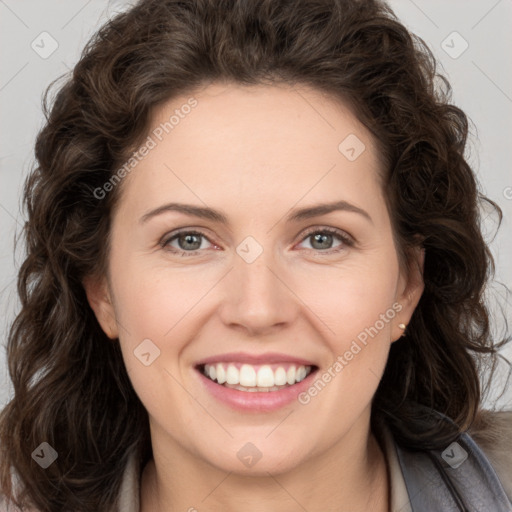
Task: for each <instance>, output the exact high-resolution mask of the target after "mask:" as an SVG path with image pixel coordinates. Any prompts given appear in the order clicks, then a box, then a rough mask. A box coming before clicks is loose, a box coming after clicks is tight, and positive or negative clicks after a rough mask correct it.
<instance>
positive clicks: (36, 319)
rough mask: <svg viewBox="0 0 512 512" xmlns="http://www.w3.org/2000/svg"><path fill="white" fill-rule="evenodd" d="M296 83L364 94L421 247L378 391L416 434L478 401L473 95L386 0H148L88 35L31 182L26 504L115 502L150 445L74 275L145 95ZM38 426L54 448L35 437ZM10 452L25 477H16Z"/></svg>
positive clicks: (22, 404)
mask: <svg viewBox="0 0 512 512" xmlns="http://www.w3.org/2000/svg"><path fill="white" fill-rule="evenodd" d="M220 80H222V81H231V82H235V83H240V84H270V85H271V84H273V83H279V82H282V83H287V84H292V85H293V84H305V85H309V86H312V87H314V88H316V89H318V90H321V91H325V92H327V93H329V94H331V95H332V96H334V97H336V98H339V99H340V100H341V101H343V102H345V103H346V104H349V105H351V106H352V107H353V109H354V111H355V113H356V114H357V116H358V118H359V120H360V121H361V122H362V123H363V124H364V125H365V126H366V127H367V128H368V129H369V130H370V131H371V133H372V134H373V135H374V137H375V140H376V142H377V143H378V146H379V150H380V154H381V156H382V158H383V161H384V162H385V173H384V175H383V176H382V177H381V178H382V183H383V187H384V189H385V192H386V201H387V207H388V211H389V214H390V217H391V219H392V225H393V230H394V236H395V239H396V242H397V247H398V250H399V253H400V256H401V258H402V259H401V261H402V263H404V264H408V262H409V261H410V258H408V254H409V251H410V250H411V248H413V247H417V246H422V247H423V248H424V249H425V263H424V282H425V289H424V292H423V295H422V298H421V300H420V302H419V304H418V306H417V308H416V310H415V312H414V314H413V317H412V320H411V322H410V324H409V326H408V327H407V331H406V334H405V336H403V337H402V338H401V339H400V340H399V341H397V342H395V343H393V344H392V348H391V352H390V356H389V360H388V363H387V367H386V370H385V373H384V376H383V378H382V381H381V383H380V386H379V388H378V390H377V392H376V395H375V397H374V400H373V404H372V422H377V421H384V420H385V421H387V423H388V424H389V426H390V428H391V430H392V432H393V434H394V435H395V437H396V439H397V440H398V441H399V442H400V443H402V444H404V445H406V446H409V447H418V448H421V447H425V446H427V445H432V444H435V443H439V444H441V445H442V444H444V445H445V443H446V439H449V438H451V436H453V431H451V430H449V429H448V427H447V426H446V425H444V424H436V425H435V426H434V428H433V430H432V429H431V430H429V431H428V432H425V431H424V429H421V428H419V426H421V425H422V424H423V425H424V423H422V422H423V421H424V419H425V410H427V411H428V410H430V409H435V410H437V411H440V412H442V413H444V414H445V415H447V416H448V417H449V418H451V419H452V420H453V421H454V423H455V424H456V425H457V426H458V428H459V429H460V430H465V429H467V428H468V427H469V426H470V425H471V424H472V422H473V421H474V420H475V418H476V417H477V414H478V412H479V410H480V408H481V401H482V389H481V378H480V370H481V361H483V360H484V356H485V360H486V361H487V360H489V361H491V363H492V364H491V369H493V368H494V366H495V360H496V357H497V350H498V349H499V348H500V347H501V346H502V345H503V344H504V343H505V342H506V341H507V340H506V339H505V340H503V341H501V342H500V343H498V342H497V341H496V340H493V336H492V334H491V329H490V314H489V311H488V309H487V307H486V304H485V301H484V288H485V285H486V283H487V281H488V280H489V278H490V277H491V276H492V273H493V272H494V262H493V258H492V255H491V253H490V251H489V248H488V246H487V245H486V242H485V240H484V237H483V236H482V232H481V227H480V213H479V206H480V202H481V201H486V202H487V203H488V204H489V205H491V206H492V207H493V208H494V209H495V211H496V212H497V213H498V216H499V220H500V222H501V216H502V213H501V210H500V208H499V207H498V206H497V205H496V204H495V203H494V202H493V201H491V200H489V199H487V198H486V197H485V196H483V195H482V194H481V193H480V191H479V187H478V184H477V182H476V179H475V175H474V173H473V171H472V169H471V168H470V166H469V165H468V163H467V161H466V160H465V157H464V151H465V146H466V139H467V134H468V120H467V117H466V115H465V114H464V113H463V112H462V111H461V110H460V109H459V108H457V107H455V106H454V105H452V104H450V102H449V101H450V92H451V89H450V85H449V83H448V82H447V81H446V79H445V78H443V77H442V76H440V75H439V74H438V72H437V71H436V62H435V59H434V57H433V55H432V53H431V52H430V50H429V49H428V48H427V46H426V45H425V43H424V42H423V41H422V40H421V39H420V38H418V37H417V36H414V35H412V34H410V33H409V32H408V30H407V29H406V28H405V27H404V26H403V25H402V24H401V23H400V22H399V21H398V20H397V18H396V16H395V15H394V13H393V11H392V10H391V9H390V8H389V7H388V6H387V5H386V4H384V3H382V2H378V1H376V0H259V1H255V0H250V1H249V0H194V1H188V2H182V1H177V0H141V1H140V2H138V3H137V4H136V5H135V6H133V7H132V8H131V9H130V10H129V11H127V12H124V13H121V14H118V15H117V16H115V17H114V18H113V19H111V20H109V21H108V22H107V23H106V24H105V25H104V26H103V27H102V28H101V29H100V30H99V31H98V32H97V33H96V34H95V36H94V37H93V38H92V39H91V40H90V41H89V42H88V44H87V45H86V47H85V49H84V51H83V53H82V56H81V58H80V60H79V62H78V63H77V65H76V66H75V68H74V70H73V72H72V76H71V77H69V78H68V79H67V81H66V82H65V84H64V85H63V86H62V87H60V89H59V90H58V94H57V95H56V97H55V99H54V101H53V105H52V106H51V108H49V107H48V104H49V100H48V94H49V91H50V89H51V87H52V85H54V84H55V82H54V83H53V84H51V85H50V87H48V89H47V90H46V92H45V95H44V101H43V108H44V113H45V116H46V124H45V126H44V128H43V129H42V130H41V131H40V133H39V135H38V137H37V141H36V146H35V155H36V159H37V166H36V168H35V169H34V170H33V171H32V172H31V174H30V175H29V177H28V178H27V181H26V183H25V188H24V205H25V208H26V211H27V215H28V221H27V222H26V224H25V228H24V232H23V234H24V240H25V242H26V259H25V260H24V262H23V264H22V266H21V268H20V271H19V276H18V293H19V297H20V299H21V310H20V312H19V314H18V315H17V317H16V319H15V321H14V323H13V325H12V326H11V329H10V332H9V338H8V346H7V351H8V362H9V372H10V377H11V379H12V382H13V384H14V397H13V398H12V400H11V401H10V402H9V403H8V405H7V406H6V407H5V408H4V410H3V411H2V413H1V416H0V445H1V453H0V457H1V460H0V480H1V490H2V492H3V493H4V495H5V496H7V497H8V498H9V499H12V501H13V502H14V503H15V504H16V505H17V506H19V507H21V506H23V505H28V504H33V505H34V506H36V507H37V509H38V510H40V511H41V512H55V511H58V510H74V511H95V512H98V511H100V512H101V511H107V510H110V509H111V507H113V506H114V504H115V502H116V497H117V494H118V491H119V488H120V484H121V478H122V475H123V470H124V468H125V467H126V464H127V461H128V457H129V455H130V453H131V452H132V451H133V450H137V451H138V453H139V454H140V461H142V462H144V461H147V460H148V459H149V457H150V456H151V445H150V438H149V422H148V415H147V412H146V410H145V408H144V406H143V404H142V403H141V402H140V400H139V398H138V397H137V395H136V393H135V391H134V389H133V387H132V385H131V382H130V379H129V377H128V375H127V372H126V369H125V366H124V364H123V360H122V357H121V351H120V347H119V343H118V342H111V341H110V340H109V339H108V337H107V336H106V335H105V333H104V332H103V331H102V329H101V328H100V326H99V324H98V322H97V320H96V317H95V315H94V313H93V311H92V309H91V308H90V306H89V304H88V302H87V298H86V294H85V291H84V287H83V285H82V283H83V280H84V278H85V277H87V276H92V275H102V273H104V272H106V269H107V261H108V256H109V230H110V220H111V215H112V212H113V211H114V208H115V206H116V204H117V201H118V198H119V196H120V191H121V189H122V183H121V184H120V186H118V187H114V188H113V190H112V191H110V192H109V193H108V194H106V195H105V197H104V198H99V197H98V194H97V193H96V194H95V191H97V189H98V188H101V187H103V185H104V184H105V183H106V182H108V181H109V179H111V178H112V176H113V173H114V171H115V169H118V167H119V166H120V165H122V163H123V162H125V161H126V160H127V159H128V158H129V157H130V155H131V154H132V152H133V151H134V149H136V148H137V147H138V146H139V145H140V144H141V141H143V140H144V138H145V137H147V131H148V129H149V128H148V127H149V122H150V119H151V112H152V111H153V109H154V108H155V107H158V106H159V105H161V104H162V103H163V102H165V101H168V100H169V99H170V98H172V97H175V96H177V95H179V94H182V93H189V92H191V91H193V90H194V88H196V87H199V86H201V85H204V84H208V83H212V82H214V81H220ZM43 441H46V442H48V443H49V444H50V445H51V446H52V447H54V448H55V450H56V451H57V452H58V456H59V463H58V464H53V465H51V466H50V467H48V468H47V469H45V470H44V471H42V470H41V468H40V467H39V466H38V465H37V464H36V463H35V462H34V461H33V460H32V458H31V452H32V451H33V450H34V449H35V447H37V446H38V445H40V443H41V442H43ZM11 471H14V474H15V476H16V477H17V484H18V486H19V488H18V489H17V490H16V489H15V488H14V487H15V486H14V485H13V482H12V475H11Z"/></svg>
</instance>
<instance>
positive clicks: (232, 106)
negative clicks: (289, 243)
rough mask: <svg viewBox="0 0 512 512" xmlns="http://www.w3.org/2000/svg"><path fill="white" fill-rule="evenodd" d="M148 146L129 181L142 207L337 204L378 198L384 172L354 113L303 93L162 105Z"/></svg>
mask: <svg viewBox="0 0 512 512" xmlns="http://www.w3.org/2000/svg"><path fill="white" fill-rule="evenodd" d="M147 141H148V142H149V141H150V144H149V145H151V149H150V150H149V151H148V152H147V154H146V155H145V156H144V158H142V159H141V160H140V161H139V162H138V163H137V165H136V167H135V168H134V171H133V172H132V173H130V175H129V176H128V178H127V180H126V181H128V183H124V184H123V186H126V187H127V188H128V190H127V193H128V194H129V195H130V196H131V199H132V200H135V201H137V197H138V198H139V199H140V198H141V196H143V195H144V194H149V195H150V196H151V197H153V198H154V199H155V200H160V199H161V200H162V201H163V200H164V199H165V198H166V197H164V196H168V195H169V192H170V191H172V194H174V195H175V196H180V199H187V200H190V199H195V200H196V201H197V199H198V198H201V199H204V200H205V201H206V202H208V201H207V199H208V200H211V199H212V198H215V197H220V198H221V199H226V198H229V199H230V200H231V201H235V202H236V201H245V202H246V204H247V206H248V207H249V206H254V207H257V206H258V205H261V201H262V198H266V200H267V202H268V201H274V200H275V199H279V198H281V199H283V201H286V204H288V203H290V202H291V201H293V202H297V201H299V200H301V198H302V197H303V198H304V199H305V200H306V199H308V200H310V201H311V202H313V201H315V200H316V199H322V200H323V199H326V194H327V195H331V196H332V199H333V200H335V199H339V198H340V194H341V195H343V193H346V194H352V195H353V196H354V195H355V196H358V195H359V196H362V195H363V192H364V190H366V193H368V192H370V191H371V190H373V191H375V190H376V184H377V182H378V175H379V172H380V164H379V158H378V157H379V155H378V154H377V150H376V147H375V144H374V140H373V138H372V136H371V135H370V134H369V132H368V130H366V128H365V127H364V126H363V125H362V124H361V123H360V122H359V121H358V120H357V118H356V117H355V115H354V114H353V113H352V112H351V110H350V109H349V107H348V106H346V105H345V104H343V103H342V102H341V101H340V100H338V99H336V98H333V97H332V96H329V95H327V94H325V93H323V92H321V91H317V90H315V89H311V88H308V87H304V86H301V87H298V86H297V87H292V86H289V85H278V86H277V85H272V86H265V85H257V86H252V85H251V86H245V85H238V84H231V83H230V84H226V83H214V84H210V85H207V86H204V87H202V88H200V89H196V90H194V91H193V92H190V93H188V94H183V95H181V96H178V97H175V98H173V99H171V100H169V101H168V102H166V103H164V104H162V105H160V106H158V108H156V109H155V110H154V111H153V114H152V118H151V124H150V131H149V132H148V139H147ZM194 196H195V197H194ZM306 196H307V197H306ZM173 198H176V199H177V198H178V197H173ZM327 199H328V198H327ZM253 200H254V203H253V204H251V201H253ZM189 202H190V201H189ZM283 206H285V205H283ZM288 206H289V207H292V206H293V205H292V204H289V205H288Z"/></svg>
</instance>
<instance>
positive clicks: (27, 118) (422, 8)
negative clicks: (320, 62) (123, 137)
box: [0, 0, 512, 409]
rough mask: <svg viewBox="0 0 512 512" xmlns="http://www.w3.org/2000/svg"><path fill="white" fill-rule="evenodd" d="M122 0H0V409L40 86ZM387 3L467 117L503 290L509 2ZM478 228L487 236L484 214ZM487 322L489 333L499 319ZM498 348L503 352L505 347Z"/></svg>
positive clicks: (499, 292) (502, 404)
mask: <svg viewBox="0 0 512 512" xmlns="http://www.w3.org/2000/svg"><path fill="white" fill-rule="evenodd" d="M129 3H130V2H126V1H111V2H107V1H105V0H103V1H100V0H88V1H87V0H68V1H66V2H64V1H58V0H46V1H44V2H42V1H41V0H26V1H23V2H20V1H15V0H0V42H1V46H0V48H1V49H2V50H1V52H0V69H1V70H2V71H1V74H0V108H1V116H0V127H1V141H2V144H1V149H0V237H1V241H2V244H1V247H0V340H1V341H0V344H1V347H0V407H2V406H3V404H5V403H6V402H7V400H8V399H9V397H10V396H11V392H12V389H11V385H10V381H9V378H8V376H7V368H6V360H5V344H6V341H7V331H8V327H9V325H10V324H11V322H12V321H13V319H14V317H15V315H16V313H17V311H18V307H19V304H18V299H17V295H16V285H15V276H16V271H17V268H18V266H19V264H20V262H21V256H22V254H23V247H22V245H20V247H19V248H18V250H17V251H16V254H15V253H14V244H13V240H14V235H15V233H18V232H19V231H20V229H21V228H22V226H23V222H24V219H23V216H22V214H21V210H20V204H21V201H20V199H21V190H22V185H23V180H24V179H25V177H26V175H27V172H28V171H29V170H30V169H31V167H32V166H33V164H34V157H33V145H34V140H35V136H36V134H37V132H38V131H39V130H40V128H41V127H42V124H43V116H42V111H41V96H42V92H43V90H44V89H45V87H46V86H47V85H48V84H49V83H50V82H51V81H52V80H53V79H55V78H57V77H58V76H60V75H62V74H64V73H66V72H68V71H69V70H71V69H72V67H73V66H74V64H75V63H76V62H77V60H78V58H79V55H80V52H81V50H82V48H83V46H84V45H85V43H86V42H87V40H88V39H89V37H90V36H91V35H92V34H93V32H95V31H96V30H97V29H98V28H99V26H100V25H101V24H103V23H104V22H105V20H106V19H107V18H108V17H109V16H111V15H112V14H115V13H116V12H119V11H121V10H123V9H125V8H126V7H127V6H128V5H129ZM389 3H390V5H391V7H392V8H393V9H394V10H395V12H396V14H397V16H398V17H399V18H400V19H401V20H402V22H403V23H404V24H405V25H406V26H407V27H408V28H409V29H410V30H412V31H413V32H414V33H416V34H418V35H419V36H420V37H421V38H423V39H424V40H425V41H426V42H427V43H428V45H429V46H430V47H431V49H432V50H433V52H434V55H435V56H436V57H437V58H438V60H439V62H440V64H441V65H442V67H443V71H444V74H445V75H446V76H447V77H448V79H449V80H450V82H451V84H452V87H453V103H455V104H456V105H457V106H459V107H461V108H462V109H463V110H464V111H465V112H466V113H467V115H468V116H469V117H470V119H471V120H472V122H473V123H474V126H472V128H471V134H472V135H471V140H470V144H469V147H468V158H469V160H470V163H471V164H472V165H473V168H474V169H475V171H476V172H477V175H478V177H479V180H480V182H481V185H482V188H483V191H484V193H485V194H486V195H488V196H489V197H490V198H492V199H493V200H495V201H496V202H497V203H498V204H499V205H500V206H501V208H502V209H503V212H504V220H503V224H502V227H501V229H500V231H499V232H498V235H497V236H496V237H495V238H494V240H493V241H492V243H491V248H492V251H493V254H494V256H495V258H496V263H497V273H496V279H497V281H499V282H502V283H504V284H505V285H506V286H508V287H509V288H511V289H512V266H511V264H510V260H511V257H512V234H511V233H512V231H511V219H512V172H511V170H510V162H511V161H512V158H511V156H512V155H511V153H512V151H511V147H512V116H511V113H512V73H511V67H512V64H511V63H512V59H511V48H512V44H511V43H512V32H511V31H510V29H509V27H510V26H511V22H512V0H451V1H450V2H447V1H445V0H414V1H413V0H392V1H390V2H389ZM43 32H46V33H47V34H49V35H46V34H42V33H43ZM454 32H457V34H454ZM41 34H42V35H41ZM52 45H58V46H57V48H56V49H55V51H54V52H53V53H52V54H51V55H47V54H45V52H46V53H50V51H51V50H52ZM466 45H467V49H465V47H466ZM464 49H465V51H463V50H464ZM459 54H460V55H459ZM484 217H485V212H484ZM486 227H487V228H486V231H487V232H488V233H489V237H491V236H492V235H493V228H494V224H493V223H492V219H488V222H486ZM491 291H492V292H493V295H492V297H494V301H491V300H490V305H491V307H494V306H493V305H494V304H495V302H496V301H497V302H499V303H501V305H502V306H506V308H507V309H506V313H507V316H508V320H509V321H511V320H512V315H511V307H510V297H508V300H507V298H506V297H505V295H504V289H503V288H502V287H500V286H499V285H493V286H492V288H491ZM511 323H512V322H511ZM496 326H497V330H498V331H499V329H500V327H501V326H502V324H501V323H500V322H497V323H496ZM503 355H505V356H506V357H508V358H509V359H512V346H510V347H508V349H507V350H506V351H504V352H503ZM503 369H505V366H504V365H503ZM500 375H501V377H500V378H501V384H500V380H497V381H496V383H495V386H494V388H493V389H494V396H496V394H497V393H498V391H501V390H502V389H503V376H504V375H505V373H504V371H502V372H501V373H500ZM490 398H492V397H490ZM486 405H487V406H488V407H490V406H492V405H493V406H496V407H499V408H507V409H512V385H511V383H509V385H508V388H507V391H506V394H505V395H504V396H502V398H501V399H500V400H498V401H497V402H494V401H491V400H490V399H489V400H488V401H487V402H486Z"/></svg>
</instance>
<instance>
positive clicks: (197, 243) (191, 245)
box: [160, 231, 208, 256]
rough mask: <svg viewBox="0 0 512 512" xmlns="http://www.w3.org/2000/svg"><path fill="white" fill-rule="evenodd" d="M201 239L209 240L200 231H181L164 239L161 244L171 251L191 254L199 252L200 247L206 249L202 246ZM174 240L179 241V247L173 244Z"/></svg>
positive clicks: (182, 254) (183, 254)
mask: <svg viewBox="0 0 512 512" xmlns="http://www.w3.org/2000/svg"><path fill="white" fill-rule="evenodd" d="M201 239H205V240H208V239H207V238H206V236H205V235H204V234H203V233H200V232H199V231H181V232H179V233H176V234H175V235H173V236H171V237H170V238H166V239H164V240H163V241H162V242H161V243H160V245H161V246H162V247H163V248H164V249H166V250H169V251H170V252H173V253H179V252H181V254H180V256H191V255H195V254H197V253H198V252H199V250H200V249H202V248H203V249H204V247H201V245H202V241H201ZM174 241H176V242H177V244H178V247H175V246H172V245H171V242H174Z"/></svg>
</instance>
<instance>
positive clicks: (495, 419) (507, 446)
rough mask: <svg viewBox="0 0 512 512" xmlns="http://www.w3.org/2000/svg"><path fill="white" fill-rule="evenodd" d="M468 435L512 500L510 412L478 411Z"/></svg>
mask: <svg viewBox="0 0 512 512" xmlns="http://www.w3.org/2000/svg"><path fill="white" fill-rule="evenodd" d="M468 434H469V435H470V436H471V437H472V438H473V440H474V441H475V442H476V443H477V444H478V446H480V448H482V450H483V451H484V453H485V455H486V456H487V458H488V459H489V461H490V463H491V464H492V466H493V467H494V469H495V471H496V473H497V475H498V477H499V478H500V480H501V483H502V484H503V488H504V489H505V492H506V493H507V496H508V497H509V499H510V500H512V411H498V412H495V411H486V410H482V411H480V413H479V414H478V416H477V418H476V419H475V421H474V423H473V425H472V426H471V427H470V428H469V430H468Z"/></svg>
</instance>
